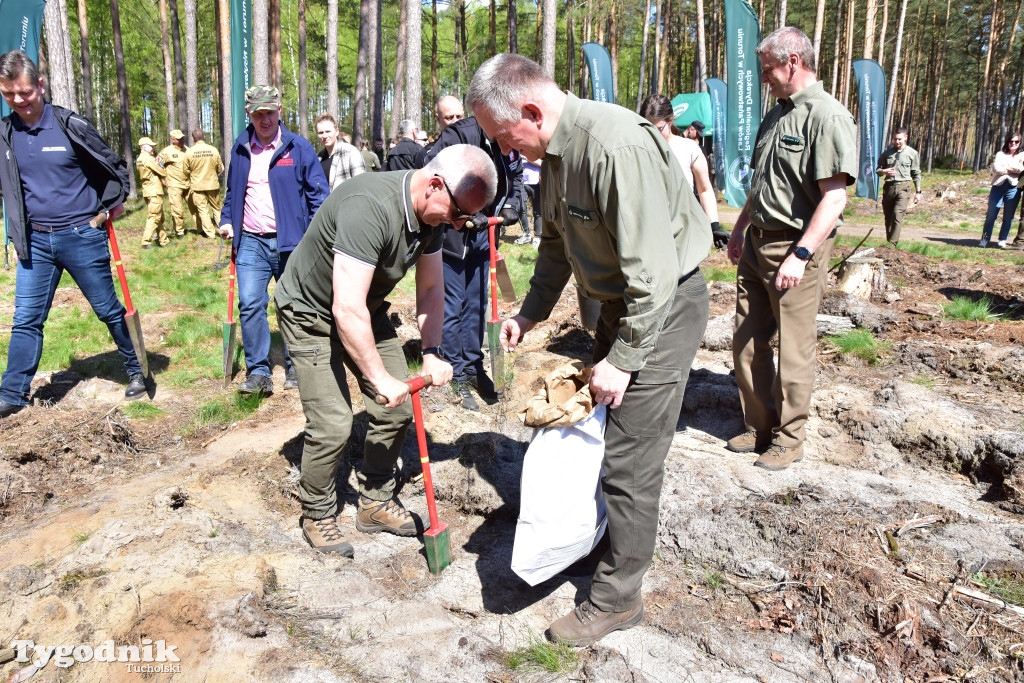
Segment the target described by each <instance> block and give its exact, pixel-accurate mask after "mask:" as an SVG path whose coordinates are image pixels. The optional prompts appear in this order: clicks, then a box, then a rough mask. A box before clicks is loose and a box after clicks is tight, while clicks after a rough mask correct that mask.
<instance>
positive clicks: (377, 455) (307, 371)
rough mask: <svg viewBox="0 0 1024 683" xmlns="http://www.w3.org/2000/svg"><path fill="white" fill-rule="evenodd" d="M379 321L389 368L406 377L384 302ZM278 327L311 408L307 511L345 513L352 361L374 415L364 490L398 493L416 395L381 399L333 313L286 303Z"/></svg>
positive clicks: (304, 486)
mask: <svg viewBox="0 0 1024 683" xmlns="http://www.w3.org/2000/svg"><path fill="white" fill-rule="evenodd" d="M381 308H382V309H384V310H382V311H378V312H377V313H376V314H375V315H374V316H373V320H372V325H373V333H374V334H373V336H374V339H375V340H376V341H377V351H378V352H379V353H380V356H381V359H382V360H383V361H384V367H385V368H386V369H387V371H388V372H389V373H391V375H392V376H394V377H397V378H398V379H403V380H404V379H406V377H407V376H408V366H407V365H406V361H405V354H404V353H403V352H402V344H401V342H400V341H399V340H398V335H397V334H395V329H394V327H392V326H391V322H390V321H389V320H388V316H387V310H386V309H387V306H382V307H381ZM277 321H278V326H279V327H280V328H281V336H282V337H284V342H285V344H286V345H287V347H288V350H289V351H290V352H291V357H292V362H293V363H294V367H295V377H296V379H298V381H299V398H300V399H301V400H302V412H303V413H305V415H306V430H305V436H304V440H303V443H302V464H301V465H300V472H301V474H300V477H299V500H300V501H301V503H302V514H303V515H304V516H305V517H308V518H309V519H324V518H326V517H333V516H335V515H337V514H338V492H337V488H336V486H337V485H336V481H335V480H336V478H337V476H338V467H339V466H340V464H341V460H342V457H343V456H344V452H345V445H346V444H347V443H348V438H349V435H350V434H351V432H352V397H351V396H350V395H349V390H348V382H347V380H346V375H345V368H346V367H347V368H348V369H349V370H350V371H351V372H352V374H353V375H355V377H356V380H357V381H358V383H359V389H360V391H361V393H362V395H363V405H364V406H365V408H366V412H367V414H369V416H370V425H369V430H368V431H367V433H366V440H365V442H364V444H363V461H362V463H361V465H360V467H359V470H358V471H357V472H356V478H357V480H358V482H359V492H360V493H361V494H362V495H364V496H366V497H368V498H371V499H373V500H390V499H391V497H392V496H393V495H394V491H395V484H396V481H395V474H396V468H395V465H396V464H397V462H398V457H399V455H401V452H402V445H403V444H404V443H405V433H406V431H407V430H408V428H409V424H410V423H411V422H412V402H411V401H406V402H405V403H403V404H402V405H400V406H398V407H397V408H390V409H386V408H383V407H382V406H379V405H377V403H376V402H375V401H374V399H375V398H376V396H377V392H376V391H375V390H374V389H373V386H372V385H371V384H370V383H369V382H368V381H367V380H366V378H365V377H364V376H363V374H362V372H361V371H360V370H359V368H358V367H356V364H355V363H353V362H352V360H351V358H349V356H348V354H347V353H345V348H344V347H343V346H342V345H341V340H340V339H339V338H338V332H337V329H336V328H335V326H334V325H333V324H332V323H331V322H330V321H328V320H324V319H323V318H320V317H319V316H317V315H315V314H313V313H308V312H305V311H295V310H294V309H292V308H291V307H290V306H285V307H283V308H278V311H277Z"/></svg>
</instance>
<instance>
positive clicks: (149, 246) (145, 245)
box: [142, 242, 153, 249]
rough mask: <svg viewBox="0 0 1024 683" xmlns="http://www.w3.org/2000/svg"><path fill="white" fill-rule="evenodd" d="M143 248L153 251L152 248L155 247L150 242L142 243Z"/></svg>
mask: <svg viewBox="0 0 1024 683" xmlns="http://www.w3.org/2000/svg"><path fill="white" fill-rule="evenodd" d="M142 248H143V249H152V248H153V245H152V243H150V242H143V243H142Z"/></svg>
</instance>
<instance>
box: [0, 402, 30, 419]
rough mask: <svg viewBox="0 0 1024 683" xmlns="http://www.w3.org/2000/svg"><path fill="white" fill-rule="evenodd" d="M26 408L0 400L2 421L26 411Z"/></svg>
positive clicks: (0, 417)
mask: <svg viewBox="0 0 1024 683" xmlns="http://www.w3.org/2000/svg"><path fill="white" fill-rule="evenodd" d="M24 408H25V406H16V405H14V404H13V403H8V402H7V401H5V400H3V399H0V419H2V418H5V417H10V416H11V415H14V414H15V413H16V412H18V411H19V410H24Z"/></svg>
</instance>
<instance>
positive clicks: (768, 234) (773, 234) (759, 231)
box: [750, 223, 804, 239]
mask: <svg viewBox="0 0 1024 683" xmlns="http://www.w3.org/2000/svg"><path fill="white" fill-rule="evenodd" d="M750 232H752V233H753V234H755V235H757V236H758V237H759V238H761V239H766V238H767V239H785V238H787V237H794V238H796V239H800V236H801V235H803V234H804V231H803V230H797V229H796V228H786V229H785V230H766V229H765V228H762V227H759V226H757V225H754V224H753V223H751V224H750Z"/></svg>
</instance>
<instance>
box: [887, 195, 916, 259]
mask: <svg viewBox="0 0 1024 683" xmlns="http://www.w3.org/2000/svg"><path fill="white" fill-rule="evenodd" d="M913 196H914V183H912V182H910V181H907V182H899V183H885V184H884V185H883V186H882V215H884V216H885V238H886V239H887V240H889V241H890V242H892V243H893V244H896V243H897V242H899V241H900V228H902V227H903V216H904V215H906V213H907V206H908V205H909V204H910V198H911V197H913Z"/></svg>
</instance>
